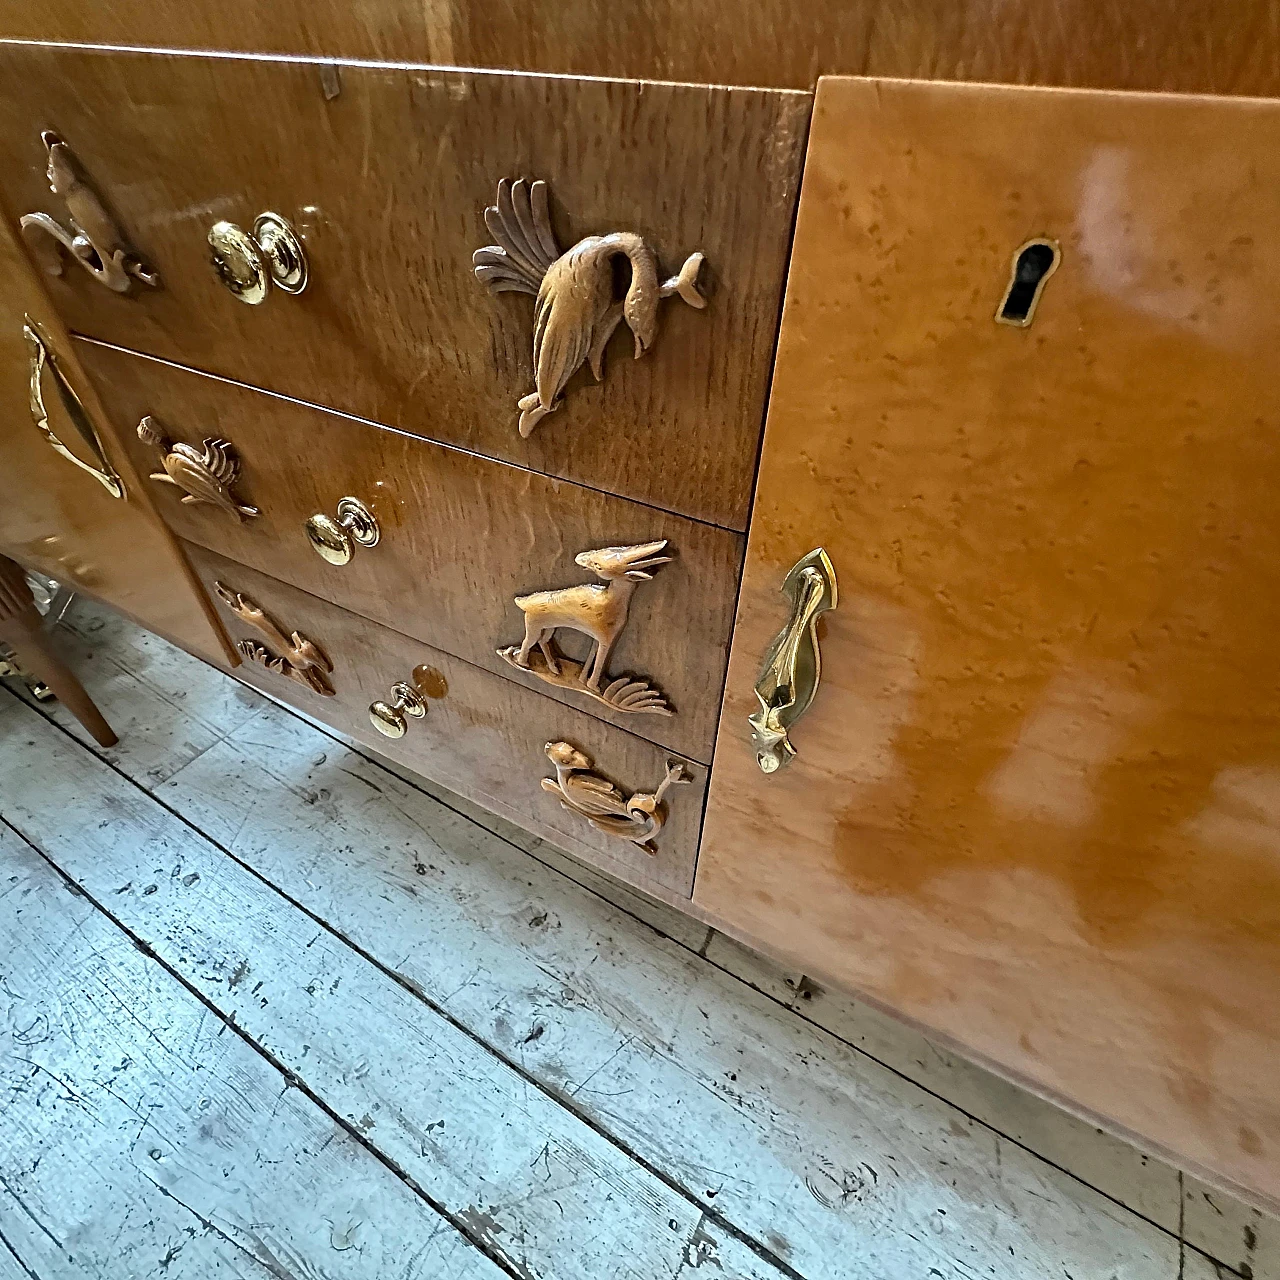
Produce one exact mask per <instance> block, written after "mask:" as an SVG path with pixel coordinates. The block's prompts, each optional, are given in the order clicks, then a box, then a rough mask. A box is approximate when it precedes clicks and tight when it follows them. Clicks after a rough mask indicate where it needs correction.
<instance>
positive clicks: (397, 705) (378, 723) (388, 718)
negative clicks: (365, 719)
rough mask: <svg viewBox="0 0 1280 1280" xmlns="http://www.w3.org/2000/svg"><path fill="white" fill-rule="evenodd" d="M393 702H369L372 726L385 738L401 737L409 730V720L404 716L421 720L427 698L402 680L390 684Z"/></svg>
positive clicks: (425, 711)
mask: <svg viewBox="0 0 1280 1280" xmlns="http://www.w3.org/2000/svg"><path fill="white" fill-rule="evenodd" d="M391 693H392V696H393V697H394V698H395V701H394V702H383V701H381V700H379V701H377V702H371V703H370V704H369V720H370V722H371V723H372V724H373V727H374V728H375V729H377V731H378V732H379V733H380V734H382V735H383V737H386V738H403V737H404V735H405V734H406V733H408V731H409V722H408V721H407V720H406V719H405V716H412V717H413V718H414V719H415V720H421V719H422V717H423V716H425V715H426V714H427V700H426V698H424V697H423V696H422V694H421V693H420V692H419V691H418V690H417V689H415V688H414V687H413V685H411V684H406V683H405V682H404V681H403V680H400V681H397V682H396V683H395V684H393V685H392V686H391Z"/></svg>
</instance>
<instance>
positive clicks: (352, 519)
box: [306, 498, 382, 564]
mask: <svg viewBox="0 0 1280 1280" xmlns="http://www.w3.org/2000/svg"><path fill="white" fill-rule="evenodd" d="M306 529H307V540H308V541H309V542H310V543H311V548H312V550H313V551H314V552H315V553H316V555H318V556H320V557H321V558H322V559H324V560H327V561H328V562H329V563H330V564H350V563H351V557H352V556H353V555H354V554H355V550H356V549H355V546H354V545H353V543H356V542H358V543H359V544H360V545H361V546H362V547H376V546H377V545H378V539H379V538H381V537H382V530H381V529H380V528H379V527H378V521H377V517H376V516H374V514H373V512H372V511H370V510H369V508H368V507H366V506H365V505H364V503H363V502H361V501H360V499H359V498H339V499H338V518H337V519H336V520H335V519H334V518H333V517H332V516H327V515H325V514H324V512H323V511H317V512H316V514H315V515H313V516H311V517H310V518H309V519H308V520H307V524H306Z"/></svg>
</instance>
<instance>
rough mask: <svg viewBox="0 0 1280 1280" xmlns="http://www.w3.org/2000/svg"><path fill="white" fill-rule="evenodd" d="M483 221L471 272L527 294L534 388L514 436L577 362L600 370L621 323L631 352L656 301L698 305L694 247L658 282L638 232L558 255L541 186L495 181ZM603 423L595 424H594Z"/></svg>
mask: <svg viewBox="0 0 1280 1280" xmlns="http://www.w3.org/2000/svg"><path fill="white" fill-rule="evenodd" d="M484 221H485V226H487V227H488V228H489V230H490V231H491V232H493V235H494V237H495V238H496V239H497V241H498V243H497V244H496V245H490V246H488V247H487V248H485V249H477V250H476V252H475V254H474V257H473V261H474V263H475V273H476V278H477V279H479V280H482V281H483V282H484V283H485V284H487V285H488V286H489V288H490V289H492V290H493V292H494V293H529V294H532V295H533V296H534V297H535V298H536V299H537V305H536V306H535V307H534V312H533V370H534V378H535V380H536V382H537V389H536V390H535V391H533V392H532V393H531V394H529V395H527V396H523V397H521V399H520V402H519V404H518V406H517V407H518V408H519V410H520V435H521V436H522V437H525V438H527V437H528V436H530V435H531V434H532V433H533V429H534V428H535V427H536V426H537V425H538V423H540V422H541V421H542V419H543V418H545V417H546V416H547V414H549V413H554V412H555V411H556V410H557V409H558V408H559V407H560V398H561V397H562V396H563V395H564V389H565V386H566V384H567V383H568V381H569V379H570V378H572V377H573V375H574V374H575V373H577V372H578V370H579V369H581V368H582V366H583V365H584V364H587V365H589V366H590V368H591V373H592V376H593V377H594V378H595V380H596V381H597V382H600V381H601V380H602V379H603V378H604V349H605V347H606V346H607V345H608V342H609V339H610V338H612V337H613V334H614V330H615V329H617V327H618V326H619V325H620V324H622V323H623V322H624V321H625V322H626V326H627V328H628V329H630V330H631V336H632V337H633V338H634V339H635V347H636V350H635V357H636V359H637V360H639V359H640V357H641V356H642V355H644V353H645V352H646V351H648V350H649V348H650V347H651V346H652V345H653V340H654V338H655V337H657V334H658V305H659V303H660V302H661V301H662V299H663V298H672V297H679V298H682V299H683V300H684V301H685V302H687V303H688V304H689V306H691V307H693V308H694V309H695V310H697V311H701V310H702V308H703V307H705V306H706V305H707V300H706V298H704V297H703V296H702V294H701V293H700V292H699V291H698V275H699V273H700V271H701V269H702V261H703V259H702V254H700V253H692V254H690V255H689V257H687V258H686V259H685V262H684V266H682V267H681V268H680V272H679V274H678V275H675V276H672V277H671V279H669V280H665V281H663V282H662V283H661V284H659V282H658V259H657V256H656V255H655V254H654V252H653V249H652V248H650V246H649V245H647V244H646V243H645V241H644V240H643V238H642V237H640V236H638V235H635V234H634V233H632V232H630V231H613V232H610V233H609V234H608V235H603V236H587V237H586V238H585V239H583V240H579V241H578V243H577V244H575V245H574V246H573V248H571V249H570V250H569V251H568V252H567V253H564V254H562V253H561V251H560V246H559V245H558V244H557V243H556V235H555V232H554V231H553V230H552V229H551V214H550V212H549V210H548V208H547V184H546V183H545V182H533V183H528V182H526V181H525V180H524V179H523V178H521V179H519V180H518V181H516V182H514V183H513V182H511V181H510V180H509V179H507V178H503V179H502V180H501V181H500V182H499V183H498V203H497V204H493V205H490V206H489V207H488V208H487V209H486V210H485V211H484ZM620 260H625V261H626V263H627V265H628V267H629V270H630V279H629V280H628V281H627V285H626V293H625V295H624V297H623V298H622V300H621V301H616V300H615V298H614V293H615V279H614V277H615V269H616V266H617V264H618V262H619V261H620ZM602 425H603V424H602Z"/></svg>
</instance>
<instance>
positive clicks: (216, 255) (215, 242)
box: [209, 222, 271, 307]
mask: <svg viewBox="0 0 1280 1280" xmlns="http://www.w3.org/2000/svg"><path fill="white" fill-rule="evenodd" d="M209 248H210V249H212V250H213V269H214V270H215V271H216V272H217V273H218V279H220V280H221V281H222V283H223V284H225V285H226V286H227V288H228V289H230V290H231V292H232V293H234V294H235V295H236V297H237V298H239V299H240V301H241V302H247V303H248V304H249V305H250V306H251V307H256V306H257V305H258V304H259V303H260V302H265V301H266V299H267V290H268V289H269V288H270V286H271V278H270V276H268V275H267V269H266V267H265V266H264V265H263V262H262V255H261V254H260V253H259V252H258V246H257V244H256V243H255V242H254V239H253V237H252V236H251V235H249V234H248V232H246V231H243V230H241V228H240V227H237V226H236V224H235V223H234V222H215V223H214V224H213V226H212V227H210V228H209Z"/></svg>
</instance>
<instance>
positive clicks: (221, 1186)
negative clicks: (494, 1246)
mask: <svg viewBox="0 0 1280 1280" xmlns="http://www.w3.org/2000/svg"><path fill="white" fill-rule="evenodd" d="M10 705H11V706H17V704H16V703H12V702H11V703H10ZM23 714H24V715H25V714H27V713H25V712H24V713H23ZM10 736H11V735H10ZM0 935H2V936H4V937H5V938H6V939H9V940H10V941H11V945H10V947H9V948H7V953H6V955H5V956H4V958H3V962H2V963H3V975H2V981H0V1004H2V1007H3V1009H4V1022H3V1031H2V1032H0V1087H2V1088H3V1091H4V1096H5V1105H4V1118H5V1122H4V1124H3V1125H0V1169H2V1170H4V1173H3V1175H0V1231H3V1233H4V1236H5V1239H6V1240H7V1241H9V1243H10V1245H11V1246H12V1249H13V1250H14V1251H15V1252H16V1254H17V1256H18V1257H20V1258H21V1260H22V1262H23V1264H25V1267H26V1268H27V1269H28V1270H29V1271H31V1272H34V1273H35V1274H36V1275H38V1276H40V1277H41V1280H62V1278H63V1277H71V1276H86V1277H88V1276H94V1277H103V1280H108V1278H109V1280H119V1278H120V1277H125V1276H156V1275H163V1276H165V1277H166V1280H208V1278H209V1277H222V1276H227V1277H262V1278H263V1280H294V1278H296V1280H303V1278H306V1280H321V1278H322V1277H335V1278H336V1277H350V1278H355V1277H367V1278H368V1280H386V1278H388V1277H393V1276H394V1277H405V1278H406V1280H408V1278H409V1277H417V1278H421V1280H426V1278H427V1277H436V1276H440V1275H445V1274H447V1275H450V1276H454V1275H460V1276H466V1277H468V1280H505V1277H504V1275H503V1273H502V1272H501V1271H500V1270H499V1269H498V1267H497V1266H495V1265H494V1263H493V1262H491V1261H490V1260H489V1259H487V1258H486V1257H485V1256H484V1255H483V1254H481V1253H480V1252H478V1251H477V1250H476V1249H475V1248H474V1247H473V1246H472V1245H471V1244H470V1243H469V1242H468V1241H467V1240H466V1239H465V1238H464V1237H463V1236H462V1235H460V1234H459V1233H458V1232H457V1231H455V1230H454V1229H453V1228H452V1227H451V1226H450V1225H449V1224H448V1222H447V1221H445V1220H444V1219H442V1218H441V1217H440V1216H439V1215H438V1214H436V1213H435V1212H433V1211H432V1210H431V1209H430V1207H429V1206H428V1205H427V1204H426V1203H425V1202H424V1201H423V1200H421V1199H420V1198H419V1197H418V1196H417V1195H415V1194H414V1193H413V1192H412V1191H411V1190H410V1189H409V1188H408V1187H407V1186H406V1185H405V1184H404V1183H403V1182H402V1181H401V1180H400V1179H399V1178H397V1177H396V1176H395V1175H393V1174H392V1173H391V1172H390V1171H389V1170H388V1169H387V1168H386V1167H385V1166H383V1165H382V1164H381V1163H379V1162H378V1161H377V1160H375V1159H374V1158H373V1157H372V1156H371V1155H370V1154H369V1153H368V1152H367V1151H366V1150H365V1149H364V1148H363V1147H362V1146H360V1145H359V1144H358V1143H357V1142H355V1141H354V1140H353V1139H352V1138H351V1136H350V1135H349V1134H347V1133H346V1132H345V1131H344V1130H343V1129H341V1128H340V1127H338V1126H337V1125H335V1124H334V1122H333V1121H332V1120H331V1119H329V1118H328V1117H327V1116H325V1115H324V1114H323V1112H321V1111H320V1110H319V1109H318V1108H317V1107H316V1106H315V1105H314V1104H313V1103H311V1102H309V1101H308V1100H307V1099H306V1098H305V1097H303V1096H302V1095H301V1094H300V1093H299V1092H298V1091H297V1090H296V1089H295V1088H293V1087H291V1085H290V1083H289V1081H288V1080H287V1079H286V1078H285V1077H284V1076H283V1075H282V1074H281V1073H280V1072H279V1071H277V1070H275V1069H274V1068H273V1067H271V1066H270V1064H268V1063H267V1062H265V1061H264V1060H263V1059H262V1058H261V1057H260V1056H259V1055H258V1054H257V1053H255V1052H254V1051H253V1049H251V1048H250V1047H249V1046H248V1045H247V1044H246V1043H245V1041H244V1040H243V1039H242V1038H241V1037H240V1036H239V1035H237V1034H235V1033H234V1032H230V1033H228V1032H227V1028H226V1025H225V1024H224V1023H223V1022H221V1021H220V1020H219V1019H218V1018H216V1017H214V1016H212V1015H211V1014H210V1012H209V1010H208V1009H207V1008H205V1006H204V1005H203V1004H201V1003H200V1002H199V1001H198V1000H196V999H195V998H194V997H193V996H192V995H191V994H190V993H189V992H188V991H186V990H185V989H184V988H183V987H182V986H181V985H180V984H179V983H178V982H177V981H176V980H175V979H174V978H172V977H171V976H170V975H169V974H168V973H167V972H166V971H165V970H164V969H163V968H162V967H161V966H160V965H159V964H158V963H156V962H155V961H154V960H150V959H148V958H147V957H145V956H144V955H142V954H141V953H140V952H139V951H138V949H137V948H136V947H135V946H134V944H133V943H132V941H131V940H130V939H129V937H128V936H127V935H126V934H125V933H124V932H122V931H121V930H120V929H118V928H116V926H114V925H113V924H111V923H110V922H109V921H108V920H107V919H106V918H105V917H104V916H103V915H102V914H101V913H100V912H99V911H98V910H96V909H95V907H94V906H93V905H92V904H91V903H90V902H89V901H88V900H87V899H86V898H85V897H84V896H83V895H82V894H73V893H72V892H71V891H70V889H69V888H68V887H67V885H66V884H65V883H64V882H63V880H62V879H61V877H60V876H58V875H57V873H56V872H55V871H54V870H53V869H52V868H51V867H50V865H49V864H48V863H47V862H46V861H45V860H44V859H43V858H42V857H41V856H40V855H39V854H38V853H36V852H35V851H34V850H33V849H31V848H29V847H28V846H27V845H26V844H24V843H23V842H22V841H20V840H19V839H18V838H17V836H15V835H14V834H13V833H12V832H11V831H9V830H8V829H0ZM10 1256H13V1255H12V1254H11V1255H10Z"/></svg>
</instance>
